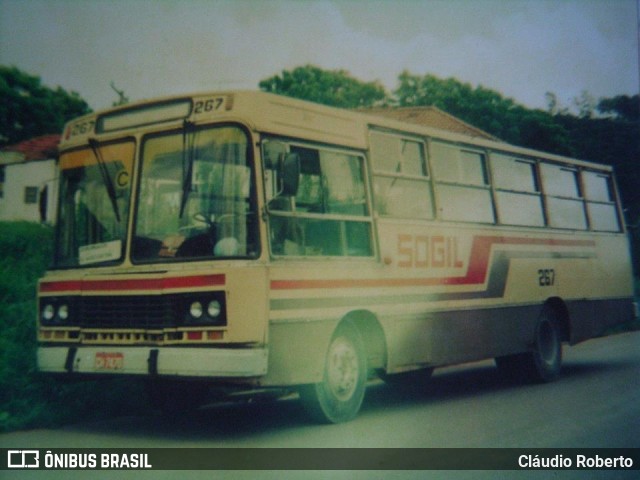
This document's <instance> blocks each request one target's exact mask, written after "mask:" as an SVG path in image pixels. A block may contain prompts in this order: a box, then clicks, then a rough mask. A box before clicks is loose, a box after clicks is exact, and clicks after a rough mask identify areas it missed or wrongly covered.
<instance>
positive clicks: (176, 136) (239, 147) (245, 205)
mask: <svg viewBox="0 0 640 480" xmlns="http://www.w3.org/2000/svg"><path fill="white" fill-rule="evenodd" d="M248 152H249V142H248V138H247V135H246V133H245V132H244V131H243V130H241V129H240V128H238V127H232V126H223V127H209V128H195V127H193V126H192V125H189V124H185V127H184V129H183V130H181V131H174V132H171V133H170V134H164V135H157V136H153V137H148V138H147V139H146V140H145V142H144V144H143V148H142V173H141V177H140V193H139V196H140V197H139V201H138V205H137V212H136V217H135V230H134V239H133V253H132V258H133V260H134V262H135V261H137V262H152V261H163V262H166V261H172V260H184V259H196V258H199V259H206V258H216V259H218V258H240V257H255V256H257V255H258V239H257V238H258V235H257V228H258V226H257V220H258V217H257V213H256V212H257V209H256V206H255V204H254V202H255V188H254V183H253V178H254V176H253V174H252V171H251V166H250V162H249V153H248Z"/></svg>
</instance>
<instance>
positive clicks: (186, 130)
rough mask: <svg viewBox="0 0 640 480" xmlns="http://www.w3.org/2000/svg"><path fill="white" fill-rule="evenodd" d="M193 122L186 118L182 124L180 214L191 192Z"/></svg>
mask: <svg viewBox="0 0 640 480" xmlns="http://www.w3.org/2000/svg"><path fill="white" fill-rule="evenodd" d="M193 127H194V124H193V123H192V122H189V121H188V120H185V121H184V124H183V126H182V198H181V199H180V216H179V217H178V218H182V216H183V215H184V209H185V207H186V206H187V200H188V199H189V193H191V183H192V181H193V180H192V177H193V160H194V158H193V143H194V138H193V135H190V134H193V130H194V128H193Z"/></svg>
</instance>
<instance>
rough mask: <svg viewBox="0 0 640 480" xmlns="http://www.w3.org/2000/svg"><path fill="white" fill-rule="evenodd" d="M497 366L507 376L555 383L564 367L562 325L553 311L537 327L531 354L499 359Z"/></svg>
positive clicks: (547, 312) (545, 315)
mask: <svg viewBox="0 0 640 480" xmlns="http://www.w3.org/2000/svg"><path fill="white" fill-rule="evenodd" d="M496 365H497V366H498V368H499V369H500V370H502V371H503V372H504V373H505V374H506V375H507V376H509V377H511V378H517V379H522V380H525V381H533V382H551V381H553V380H555V379H556V378H558V376H559V375H560V370H561V367H562V339H561V336H560V326H559V322H558V319H557V316H556V314H555V313H554V311H553V310H551V309H549V308H545V309H544V310H543V312H542V314H541V315H540V319H539V320H538V324H537V326H536V333H535V339H534V342H533V347H532V349H531V351H529V352H526V353H519V354H516V355H507V356H504V357H498V358H496Z"/></svg>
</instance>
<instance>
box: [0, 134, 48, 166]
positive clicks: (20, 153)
mask: <svg viewBox="0 0 640 480" xmlns="http://www.w3.org/2000/svg"><path fill="white" fill-rule="evenodd" d="M59 142H60V135H58V134H51V135H42V136H40V137H34V138H30V139H29V140H25V141H23V142H20V143H16V144H14V145H9V146H7V147H4V148H2V151H1V152H0V163H12V162H29V161H33V160H47V159H49V158H55V157H57V156H58V143H59Z"/></svg>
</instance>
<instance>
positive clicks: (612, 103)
mask: <svg viewBox="0 0 640 480" xmlns="http://www.w3.org/2000/svg"><path fill="white" fill-rule="evenodd" d="M597 108H598V111H599V112H600V113H603V114H611V115H613V116H614V117H615V118H617V119H619V120H627V121H630V122H638V121H640V95H634V96H633V97H630V96H628V95H618V96H617V97H613V98H601V99H600V101H599V102H598V107H597Z"/></svg>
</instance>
